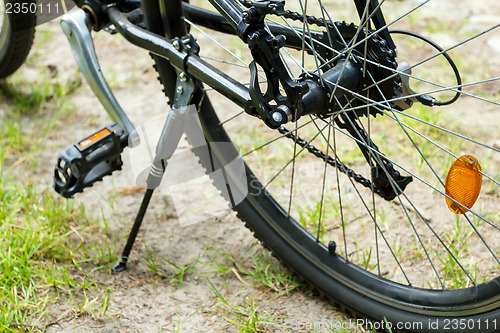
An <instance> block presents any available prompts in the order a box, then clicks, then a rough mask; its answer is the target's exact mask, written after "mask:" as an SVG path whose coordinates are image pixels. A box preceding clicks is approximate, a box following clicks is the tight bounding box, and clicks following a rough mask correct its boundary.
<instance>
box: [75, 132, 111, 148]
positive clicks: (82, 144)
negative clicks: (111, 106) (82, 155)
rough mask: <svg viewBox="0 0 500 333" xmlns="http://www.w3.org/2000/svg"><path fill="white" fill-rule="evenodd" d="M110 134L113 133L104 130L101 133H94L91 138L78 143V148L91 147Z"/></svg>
mask: <svg viewBox="0 0 500 333" xmlns="http://www.w3.org/2000/svg"><path fill="white" fill-rule="evenodd" d="M110 133H111V131H110V130H109V129H107V128H103V129H102V130H100V131H99V132H97V133H94V134H92V135H91V136H89V137H87V138H85V139H83V140H82V141H80V142H78V146H79V147H80V148H81V149H85V148H87V147H88V146H90V145H91V144H93V143H94V142H97V141H99V140H100V139H102V138H104V137H105V136H106V135H109V134H110Z"/></svg>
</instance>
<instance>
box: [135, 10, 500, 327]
mask: <svg viewBox="0 0 500 333" xmlns="http://www.w3.org/2000/svg"><path fill="white" fill-rule="evenodd" d="M143 5H144V7H143V8H144V15H145V21H146V26H147V27H148V29H149V30H151V31H153V32H155V33H157V34H161V35H165V36H166V37H168V38H173V37H181V36H183V35H184V34H185V33H186V32H187V27H186V24H185V22H184V21H183V20H182V19H181V17H182V15H180V14H179V13H181V11H182V5H181V2H180V1H179V2H177V3H176V4H174V2H172V1H163V0H160V1H154V0H152V1H144V4H143ZM153 58H154V62H155V68H156V70H157V72H158V74H159V80H160V82H161V83H162V84H163V86H164V91H165V93H166V95H167V97H168V98H169V99H170V100H172V99H173V96H174V91H175V89H174V88H175V81H176V73H177V72H176V71H175V70H174V68H173V67H172V66H171V65H170V64H169V63H168V61H166V60H165V59H163V58H160V57H157V56H153ZM200 94H201V95H200V96H198V97H197V98H196V99H195V102H196V101H198V102H200V105H198V107H199V116H200V121H201V125H202V127H203V130H204V133H205V136H206V139H207V141H208V142H232V141H231V138H230V136H229V135H228V134H227V133H226V130H225V129H224V126H221V125H220V124H221V121H220V120H219V118H218V116H217V113H216V112H215V110H214V107H213V106H212V104H211V103H210V101H209V98H208V97H207V96H206V95H204V93H203V92H201V93H200ZM214 147H215V148H214V155H215V156H216V157H217V159H218V160H219V161H220V163H221V165H226V164H227V163H229V162H230V161H231V160H232V158H234V156H235V154H236V152H235V151H227V150H217V148H216V147H217V146H214ZM225 149H227V146H225ZM202 163H203V161H202ZM246 173H247V181H248V183H247V184H243V186H246V187H247V188H248V189H249V191H250V192H249V194H248V196H247V197H246V198H245V200H244V201H243V202H241V203H240V204H238V205H237V206H236V207H235V210H236V211H237V213H238V217H239V218H241V219H242V220H243V221H244V222H245V225H246V226H247V227H248V228H249V229H250V230H252V231H253V232H254V234H255V236H256V237H257V238H258V239H260V240H261V241H262V243H263V244H264V246H265V247H267V248H269V249H270V250H271V251H272V252H273V253H274V254H275V255H276V256H277V257H278V258H280V259H281V260H282V261H283V262H284V263H286V265H287V266H288V267H290V268H291V269H292V270H293V271H294V272H296V273H297V274H298V275H299V276H301V277H302V278H303V279H305V281H307V282H308V283H309V284H310V285H311V286H312V287H313V288H314V289H316V290H317V291H318V292H319V294H320V295H321V296H323V297H326V298H328V299H329V300H331V301H332V302H333V304H335V305H336V306H338V307H339V308H340V309H342V310H343V311H346V312H348V313H350V314H351V315H353V316H355V317H364V318H368V319H370V320H374V321H378V322H385V321H387V322H389V323H392V324H393V325H394V326H393V329H392V331H393V332H394V331H418V332H439V331H447V325H449V324H450V323H453V322H456V321H458V322H473V323H475V322H477V323H483V326H482V327H481V326H480V325H474V326H473V327H470V326H469V327H466V328H461V327H454V331H456V332H494V331H497V330H498V327H492V326H491V325H490V327H488V328H486V327H485V326H484V325H485V324H486V323H490V324H492V323H493V322H495V324H496V321H497V320H498V318H500V278H499V277H497V278H493V279H491V280H490V281H488V282H485V283H481V284H478V285H476V286H474V287H468V288H461V289H456V290H435V289H424V288H417V287H412V286H405V285H402V284H400V283H396V282H393V281H390V280H386V279H384V278H383V277H380V276H377V275H376V274H373V273H370V272H368V271H366V270H364V269H362V268H360V267H359V266H358V265H355V264H353V263H351V262H350V261H347V260H345V259H344V258H342V257H341V256H339V255H337V254H332V253H330V252H329V249H328V247H327V246H325V245H324V244H321V243H318V242H317V241H316V239H315V238H314V237H313V236H312V235H311V234H310V233H309V232H307V231H306V230H304V228H303V227H302V226H301V225H300V224H299V223H298V222H296V221H295V220H294V219H292V218H291V217H290V216H288V214H287V212H286V209H284V208H281V206H280V204H278V203H277V202H276V201H275V200H274V198H273V197H272V196H271V195H270V194H269V193H268V192H267V191H266V190H265V189H264V186H263V185H262V183H261V182H260V181H259V180H258V179H257V177H256V176H255V175H254V174H253V173H252V171H251V170H250V168H249V167H248V166H247V167H246ZM229 176H230V177H231V175H229ZM234 181H235V182H237V180H235V179H234ZM397 323H412V327H403V328H396V326H395V325H396V324H397ZM431 323H432V325H434V326H432V327H430V324H431Z"/></svg>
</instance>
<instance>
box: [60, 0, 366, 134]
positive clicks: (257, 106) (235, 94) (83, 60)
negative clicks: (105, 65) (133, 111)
mask: <svg viewBox="0 0 500 333" xmlns="http://www.w3.org/2000/svg"><path fill="white" fill-rule="evenodd" d="M145 1H146V2H147V1H149V0H145ZM181 3H182V6H183V9H184V12H185V15H186V18H187V19H188V20H193V22H194V23H196V24H200V25H202V26H206V27H208V28H212V29H215V30H218V31H224V32H226V33H232V34H237V35H238V36H239V37H240V38H241V39H242V40H243V41H244V42H247V43H249V41H248V38H249V37H248V36H249V34H250V33H252V32H255V31H256V30H260V31H261V32H263V31H264V29H257V28H256V27H255V24H251V23H247V22H246V21H248V19H247V18H245V15H247V17H248V11H247V12H244V11H243V10H242V9H241V8H240V7H239V6H237V5H236V2H235V1H234V0H211V3H212V4H213V5H214V7H215V8H216V9H217V10H218V11H219V12H220V13H221V14H216V13H211V14H209V13H210V12H208V11H205V10H202V9H198V8H196V7H194V6H190V5H189V4H187V3H184V2H182V1H179V3H178V4H177V5H180V4H181ZM82 8H83V9H85V11H84V10H83V9H79V8H75V9H74V10H73V11H71V12H69V13H68V14H66V15H65V16H64V17H63V19H62V21H63V22H62V25H63V27H65V26H66V28H65V29H64V30H65V33H66V34H67V36H68V38H69V39H70V42H71V44H72V49H73V51H74V53H75V55H76V58H77V61H78V63H79V66H80V69H81V70H82V73H84V76H85V78H86V80H87V81H88V82H89V84H90V86H91V87H92V88H93V90H94V93H95V94H96V96H97V97H98V98H99V100H100V101H101V103H102V104H103V105H104V106H105V109H106V111H107V112H108V114H109V115H110V117H111V118H112V119H114V120H115V121H116V122H117V123H118V124H120V126H121V127H122V128H123V129H124V130H125V132H126V133H128V134H131V133H133V126H132V125H131V123H130V121H129V120H128V118H127V116H126V115H125V113H124V112H123V111H122V110H121V108H120V106H119V104H118V103H117V102H116V99H115V98H114V96H113V94H112V92H111V90H110V89H109V87H107V84H106V83H105V82H106V81H105V79H104V77H103V76H102V73H101V71H100V69H99V64H98V62H97V58H96V57H95V54H91V53H95V52H90V54H89V53H88V52H89V50H90V51H92V50H93V45H92V39H91V37H90V33H87V32H86V31H84V30H85V28H84V27H88V22H89V21H91V20H93V21H96V20H99V18H101V17H104V19H100V20H101V21H104V22H107V23H103V22H98V23H96V24H95V26H96V27H98V28H97V29H100V28H102V27H103V26H107V25H109V24H113V25H114V27H115V28H116V29H117V30H118V32H120V34H121V35H122V36H123V37H124V38H125V39H126V40H127V41H129V42H130V43H132V44H134V45H136V46H138V47H141V48H143V49H146V50H148V51H150V52H152V53H154V54H156V55H158V56H160V57H163V58H166V59H168V60H169V62H170V63H171V64H172V65H173V66H174V67H175V68H176V69H177V70H178V71H182V72H184V73H186V74H187V75H189V76H190V77H193V78H195V79H197V80H199V81H200V82H203V83H205V84H207V85H208V86H210V87H211V88H213V89H214V90H216V91H218V92H219V93H221V94H222V95H224V96H225V97H227V98H228V99H230V100H231V101H233V102H235V103H236V104H237V105H239V106H240V107H242V108H243V109H244V110H245V111H246V112H247V113H248V114H250V115H253V116H258V117H260V118H261V119H262V120H263V121H265V122H266V124H268V125H269V126H270V127H272V128H277V127H279V126H280V125H281V124H283V123H286V122H287V121H290V120H292V119H294V120H296V119H298V118H299V117H300V115H305V114H311V113H321V112H325V110H327V97H326V96H327V91H325V88H324V87H321V86H320V85H319V84H318V81H317V80H311V79H307V80H306V79H304V80H303V81H302V82H295V81H294V80H292V79H291V78H290V77H289V74H288V73H287V72H286V70H285V69H284V66H283V64H282V63H281V60H279V59H278V60H276V59H270V58H273V57H271V56H269V55H268V54H264V55H262V56H261V61H260V62H259V61H257V62H258V63H259V65H261V66H262V63H268V64H269V65H268V66H270V67H272V68H273V69H277V70H276V71H273V72H274V73H273V74H270V73H269V72H270V71H267V72H266V76H267V79H268V81H271V80H272V79H273V78H274V77H276V76H278V77H279V79H278V80H279V82H280V83H281V84H282V85H283V86H285V90H286V94H285V96H286V97H285V98H286V99H287V103H281V105H280V106H279V107H278V108H276V107H272V106H270V105H269V104H268V100H266V99H265V98H264V94H263V93H262V92H260V88H259V87H258V85H259V83H258V80H257V74H256V72H257V69H256V66H255V64H253V67H252V66H251V67H250V69H251V70H253V75H252V76H253V79H252V81H253V82H252V83H251V85H250V88H249V87H246V86H244V85H242V84H241V83H239V82H237V81H236V80H234V79H232V78H231V77H229V76H228V75H226V74H225V73H223V72H222V71H220V70H218V69H217V68H215V67H213V66H212V65H210V64H208V63H207V62H205V61H204V60H202V59H201V58H200V57H198V55H197V52H196V51H194V50H193V49H191V47H194V48H195V47H196V45H195V44H196V43H195V41H193V40H186V39H183V38H174V39H168V38H165V37H163V36H159V35H157V34H155V33H152V32H150V31H148V30H146V29H143V28H141V27H139V26H137V25H136V24H134V22H136V21H137V19H138V16H139V14H140V13H139V12H140V10H139V9H136V10H133V11H130V12H127V13H125V12H122V11H120V10H119V9H118V8H117V6H115V5H108V6H106V9H105V10H104V12H103V13H100V15H96V14H95V13H94V12H93V11H92V10H90V9H91V7H90V6H89V5H88V4H85V5H83V6H82ZM100 8H102V7H100ZM101 10H102V9H101ZM165 10H166V9H165ZM202 17H203V20H201V18H202ZM207 17H208V18H209V19H208V20H207ZM69 26H71V28H70V27H69ZM268 27H269V29H270V31H271V34H272V35H275V36H279V35H283V36H284V37H283V38H282V39H283V41H284V42H283V43H285V42H286V46H287V47H292V48H295V49H300V48H301V47H302V43H301V39H300V38H299V37H298V35H297V34H294V33H293V32H291V31H290V30H289V29H284V28H283V27H281V26H279V25H274V24H270V25H268ZM72 30H75V31H72ZM265 33H267V32H265ZM272 35H270V36H272ZM186 36H188V35H186ZM311 38H314V39H317V40H321V39H322V38H324V36H323V34H322V33H319V32H317V33H316V32H312V35H311ZM72 39H73V41H72ZM75 39H76V40H75ZM263 39H264V37H261V36H260V35H257V37H254V42H253V43H254V44H253V46H251V47H250V48H251V50H252V49H256V48H261V47H262V45H265V46H266V47H268V48H269V46H268V45H266V44H264V42H263V41H262V40H263ZM249 46H250V44H249ZM261 53H265V52H261ZM268 53H269V52H268ZM254 57H256V54H254ZM278 58H279V57H278ZM79 59H80V60H79ZM251 65H252V64H251ZM328 73H330V75H328ZM271 76H273V78H270V77H271ZM323 76H324V77H326V78H328V80H327V81H328V82H333V83H334V84H332V85H330V88H329V89H327V90H329V91H330V92H332V91H334V92H335V95H336V96H337V97H340V96H342V95H343V94H344V93H345V92H346V91H348V90H351V91H352V90H356V89H358V87H359V78H358V77H359V71H358V69H357V68H354V67H353V66H352V64H348V63H347V61H346V62H342V63H340V65H339V66H338V68H336V70H330V71H328V72H327V73H326V74H325V73H324V74H323ZM287 88H288V89H287ZM344 88H345V89H344ZM275 90H278V89H275ZM267 94H268V93H266V95H267ZM279 94H280V92H275V96H276V95H279ZM280 97H282V96H280ZM275 99H276V98H275ZM298 109H300V114H298V111H297V110H298ZM292 110H293V111H292ZM278 113H279V115H278V117H279V119H280V120H279V121H276V119H277V118H276V115H277V114H278ZM292 113H294V114H295V116H293V117H292Z"/></svg>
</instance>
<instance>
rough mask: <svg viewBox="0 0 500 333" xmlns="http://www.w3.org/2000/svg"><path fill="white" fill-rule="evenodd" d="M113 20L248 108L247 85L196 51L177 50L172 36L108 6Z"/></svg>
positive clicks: (132, 37)
mask: <svg viewBox="0 0 500 333" xmlns="http://www.w3.org/2000/svg"><path fill="white" fill-rule="evenodd" d="M108 16H109V19H110V21H111V23H112V24H113V25H114V26H115V27H116V29H117V30H118V31H119V32H120V34H122V35H123V37H125V39H126V40H128V41H129V42H130V43H132V44H134V45H136V46H139V47H141V48H143V49H146V50H148V51H151V52H152V53H154V54H156V55H158V56H160V57H163V58H166V59H168V60H169V61H170V63H171V64H172V65H173V66H174V67H176V68H178V69H179V70H181V71H185V72H186V73H188V74H189V75H192V76H194V77H196V78H198V79H200V81H202V82H204V83H206V84H207V85H209V86H210V87H212V88H214V89H215V90H217V91H218V92H219V93H221V94H223V95H224V96H226V97H227V98H229V99H230V100H232V101H233V102H235V103H236V104H238V105H239V106H241V107H243V108H245V107H246V106H248V105H250V103H251V99H250V94H249V92H248V88H247V87H245V86H244V85H242V84H241V83H239V82H238V81H236V80H234V79H232V78H231V77H229V76H227V75H226V74H224V73H222V72H221V71H219V70H218V69H216V68H215V67H213V66H212V65H210V64H208V63H207V62H205V61H203V60H202V59H201V58H200V57H198V56H197V55H194V54H188V53H186V52H183V51H180V50H177V49H176V48H175V47H174V46H173V44H172V42H171V41H170V40H169V39H166V38H164V37H162V36H160V35H157V34H154V33H152V32H150V31H147V30H145V29H142V28H140V27H138V26H136V25H134V24H133V23H131V22H130V21H129V20H128V17H127V14H125V13H122V12H121V11H120V10H118V9H117V8H116V7H110V8H109V9H108Z"/></svg>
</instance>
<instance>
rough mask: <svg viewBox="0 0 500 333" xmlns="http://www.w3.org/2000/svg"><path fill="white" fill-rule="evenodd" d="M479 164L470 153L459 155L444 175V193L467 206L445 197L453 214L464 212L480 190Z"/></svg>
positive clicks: (472, 203) (474, 201) (470, 205)
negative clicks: (446, 174)
mask: <svg viewBox="0 0 500 333" xmlns="http://www.w3.org/2000/svg"><path fill="white" fill-rule="evenodd" d="M480 171H481V166H480V165H479V162H478V161H477V159H476V158H475V157H473V156H471V155H464V156H460V157H459V158H458V159H457V160H456V161H455V162H454V163H453V165H452V166H451V168H450V171H448V176H447V177H446V185H445V193H446V194H447V195H448V196H450V197H451V198H453V199H454V200H456V201H457V202H459V203H460V204H462V205H463V206H465V207H467V208H468V209H466V208H464V207H462V206H460V205H458V204H457V203H456V202H455V201H453V200H451V199H450V198H448V197H446V203H447V204H448V208H449V209H450V210H451V211H452V212H453V213H455V214H464V213H466V212H467V211H468V210H469V209H470V208H472V206H473V205H474V203H476V200H477V198H478V196H479V192H481V182H482V175H481V173H480Z"/></svg>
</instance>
